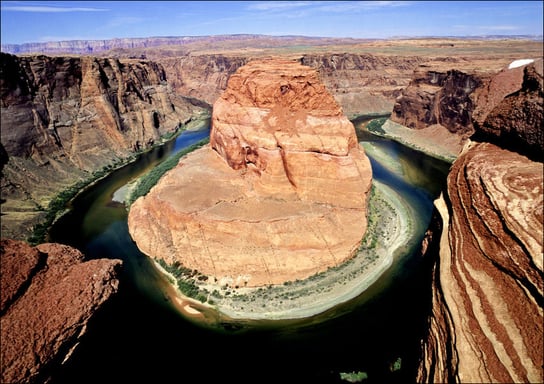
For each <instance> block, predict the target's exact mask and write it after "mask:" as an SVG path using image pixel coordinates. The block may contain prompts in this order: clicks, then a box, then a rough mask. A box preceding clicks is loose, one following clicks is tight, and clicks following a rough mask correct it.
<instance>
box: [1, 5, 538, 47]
mask: <svg viewBox="0 0 544 384" xmlns="http://www.w3.org/2000/svg"><path fill="white" fill-rule="evenodd" d="M543 4H544V2H543V1H51V0H48V1H3V0H2V1H1V7H0V9H1V11H0V12H1V35H0V39H1V43H2V44H21V43H28V42H45V41H60V40H102V39H111V38H125V37H156V36H206V35H226V34H262V35H273V36H281V35H301V36H320V37H353V38H390V37H400V36H402V37H416V36H417V37H422V36H481V35H542V33H543V21H542V19H543V16H542V15H543Z"/></svg>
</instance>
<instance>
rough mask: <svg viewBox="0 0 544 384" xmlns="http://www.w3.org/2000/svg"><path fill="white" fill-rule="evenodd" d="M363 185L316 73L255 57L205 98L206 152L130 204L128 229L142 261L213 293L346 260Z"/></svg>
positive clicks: (367, 181) (350, 140)
mask: <svg viewBox="0 0 544 384" xmlns="http://www.w3.org/2000/svg"><path fill="white" fill-rule="evenodd" d="M371 180H372V171H371V167H370V162H369V160H368V158H367V157H366V155H365V153H364V150H363V149H362V147H360V146H359V144H358V142H357V138H356V135H355V129H354V127H353V125H352V124H351V122H350V121H349V120H348V119H347V118H346V117H345V116H344V115H343V114H342V110H341V108H340V107H339V105H338V104H337V103H336V101H335V100H334V98H333V97H332V95H331V94H330V93H329V92H328V91H327V90H326V88H325V87H324V85H322V84H321V83H320V81H319V78H318V76H317V72H316V71H313V70H311V69H310V68H309V67H307V66H303V65H301V64H300V63H297V62H295V61H290V60H278V59H276V60H260V61H259V60H255V61H251V62H249V63H248V64H246V65H245V66H243V67H240V68H239V69H238V71H236V72H235V73H234V74H233V75H232V76H230V78H229V82H228V87H227V89H226V90H225V92H223V94H222V95H221V97H220V98H219V99H218V100H217V101H216V102H215V104H214V107H213V115H212V131H211V134H210V144H209V146H206V147H204V148H202V149H200V150H198V151H195V152H193V153H191V154H190V155H188V156H187V157H186V158H185V159H184V160H182V161H181V162H180V163H179V164H178V166H177V167H176V168H174V169H173V170H172V171H170V172H169V173H168V174H166V175H165V176H164V177H163V178H162V179H161V181H160V182H159V183H158V184H157V185H156V186H155V187H154V188H153V189H152V190H151V191H150V193H149V194H147V195H146V196H144V197H142V198H140V199H139V200H137V201H135V202H134V204H133V205H132V206H131V208H130V212H129V217H128V224H129V230H130V233H131V236H132V238H133V239H134V240H135V241H136V243H137V244H138V247H139V248H140V249H141V250H142V251H143V252H144V253H146V254H147V255H149V256H150V257H153V258H158V259H162V260H164V261H165V262H166V263H167V264H168V265H174V264H180V265H183V266H184V267H185V268H190V269H195V270H197V271H199V272H200V273H202V274H203V275H205V276H206V277H207V278H209V279H213V280H214V281H218V282H219V284H220V285H229V286H244V287H255V286H261V285H269V284H282V283H284V282H286V281H294V280H298V279H305V278H308V277H309V276H312V275H314V274H316V273H319V272H323V271H325V270H326V269H328V268H330V267H334V266H337V265H339V264H341V263H342V262H344V261H346V260H347V259H349V258H350V257H352V256H353V255H354V253H355V251H356V250H357V248H358V247H359V245H360V242H361V239H362V238H363V235H364V233H365V231H366V226H367V223H366V212H367V200H368V194H369V191H370V186H371ZM339 227H341V228H344V229H343V230H342V231H338V230H337V229H338V228H339Z"/></svg>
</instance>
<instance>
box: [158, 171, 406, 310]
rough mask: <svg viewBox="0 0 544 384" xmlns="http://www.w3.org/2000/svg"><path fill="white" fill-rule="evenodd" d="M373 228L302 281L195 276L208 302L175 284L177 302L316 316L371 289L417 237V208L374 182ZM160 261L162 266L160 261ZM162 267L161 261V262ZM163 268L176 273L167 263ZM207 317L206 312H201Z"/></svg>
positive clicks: (185, 306) (181, 307)
mask: <svg viewBox="0 0 544 384" xmlns="http://www.w3.org/2000/svg"><path fill="white" fill-rule="evenodd" d="M373 183H374V193H373V195H372V197H371V201H370V205H369V207H370V209H369V219H371V220H372V223H370V222H369V229H368V231H367V235H366V236H365V240H364V241H363V242H362V246H361V249H360V250H359V252H358V254H357V255H356V256H355V257H353V258H352V259H351V260H349V261H347V262H346V263H344V264H342V265H340V266H337V267H335V268H331V269H329V270H328V271H326V272H324V273H321V274H318V275H315V276H313V277H310V278H308V279H305V280H302V281H296V282H292V283H285V284H283V285H278V286H269V287H261V288H238V289H235V288H228V287H222V286H219V285H216V284H209V283H208V284H206V283H203V282H199V281H194V282H195V284H197V285H198V286H199V288H201V289H205V290H206V291H207V292H208V302H207V303H204V304H203V303H200V302H198V301H196V300H194V299H192V298H189V297H186V296H184V295H183V294H182V293H181V292H180V291H179V290H178V289H177V287H175V284H172V286H173V287H175V291H176V298H175V301H176V302H177V303H176V304H177V305H176V307H177V308H178V310H180V312H181V313H182V314H184V315H186V316H189V317H192V318H195V317H198V314H197V312H198V311H199V310H203V311H209V310H212V311H217V312H218V314H217V318H221V319H222V320H229V319H230V320H289V319H301V318H306V317H311V316H314V315H317V314H319V313H322V312H324V311H326V310H328V309H330V308H333V307H334V306H336V305H338V304H341V303H344V302H346V301H348V300H351V299H353V298H355V297H357V296H358V295H360V294H361V293H362V292H364V291H365V290H366V289H368V288H369V287H370V286H371V285H372V284H373V283H374V282H376V280H378V278H379V277H380V276H381V275H382V274H383V273H384V272H385V271H386V270H387V269H388V268H389V267H390V266H391V265H392V263H393V261H394V259H395V257H396V255H397V253H398V252H399V251H400V250H401V249H402V248H404V247H405V246H406V244H408V243H410V242H411V241H412V240H413V232H414V228H413V222H414V219H413V215H414V214H413V212H412V210H411V208H410V206H409V205H408V204H407V203H406V202H405V201H404V200H403V199H402V197H401V196H400V195H399V194H398V193H397V192H395V191H394V190H393V189H391V188H390V187H388V186H387V185H385V184H383V183H380V182H378V181H373ZM157 266H158V265H157ZM158 267H159V266H158ZM159 269H160V270H161V271H162V272H163V273H165V274H167V275H168V276H169V280H170V281H171V282H172V281H175V280H173V277H172V276H171V275H170V274H168V272H166V271H165V270H164V269H163V268H159ZM202 317H208V316H204V314H202Z"/></svg>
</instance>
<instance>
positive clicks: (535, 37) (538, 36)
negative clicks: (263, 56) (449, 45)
mask: <svg viewBox="0 0 544 384" xmlns="http://www.w3.org/2000/svg"><path fill="white" fill-rule="evenodd" d="M220 36H240V37H241V36H258V37H268V38H305V39H331V40H346V41H348V40H361V41H364V40H410V39H416V40H417V39H473V40H477V39H507V38H511V39H524V38H527V39H530V40H544V35H543V34H536V35H532V34H520V35H516V34H502V35H501V34H499V35H466V36H465V35H451V36H445V35H441V36H390V37H374V38H369V37H336V36H305V35H266V34H259V33H232V34H217V35H179V36H133V37H112V38H108V39H72V40H50V41H31V42H26V43H4V42H2V44H1V45H2V46H24V45H36V44H51V43H66V42H76V41H77V42H96V41H110V40H146V39H179V38H206V37H220Z"/></svg>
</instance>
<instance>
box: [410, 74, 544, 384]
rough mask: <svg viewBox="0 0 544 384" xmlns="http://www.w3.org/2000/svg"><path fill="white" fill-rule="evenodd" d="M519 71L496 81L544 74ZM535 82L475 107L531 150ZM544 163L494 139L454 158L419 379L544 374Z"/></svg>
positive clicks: (495, 85) (499, 84) (495, 84)
mask: <svg viewBox="0 0 544 384" xmlns="http://www.w3.org/2000/svg"><path fill="white" fill-rule="evenodd" d="M537 65H538V64H537ZM512 71H514V72H513V73H510V74H507V73H504V72H501V73H499V74H498V75H497V76H496V77H495V78H493V79H491V81H490V82H489V83H488V84H489V86H488V87H487V89H488V90H490V89H496V90H497V93H498V92H499V91H498V90H500V89H503V90H508V89H512V87H514V88H518V87H519V84H520V83H519V81H518V80H514V81H512V80H513V79H520V76H519V75H520V74H521V73H525V79H527V77H529V78H533V79H534V78H535V76H537V75H535V73H538V70H536V71H535V70H534V69H531V66H528V67H526V68H525V69H522V70H521V71H519V72H518V71H516V69H514V70H512ZM516 72H517V73H516ZM540 79H542V77H541V75H540ZM532 84H534V82H531V81H527V80H524V81H523V85H522V87H521V89H519V90H517V91H516V92H514V93H508V92H507V91H503V92H502V94H503V100H499V99H498V98H496V95H497V93H492V92H489V93H488V94H487V96H486V94H485V93H481V94H480V95H479V96H480V97H479V98H478V100H480V102H481V103H482V104H478V105H477V107H476V109H475V110H477V111H481V112H480V113H477V114H476V116H478V117H479V118H481V121H484V122H485V123H484V124H483V125H489V127H487V128H486V129H489V130H490V131H492V132H499V134H497V136H496V137H495V140H494V141H495V142H498V143H503V144H504V146H505V147H509V143H508V142H503V141H502V140H500V136H501V134H500V132H502V130H505V129H508V128H509V127H515V131H516V132H519V133H520V134H519V136H518V140H519V142H520V143H522V144H521V145H519V144H518V145H517V148H516V149H517V150H521V151H525V152H526V153H532V150H533V148H534V147H532V145H531V144H533V143H534V142H533V141H531V140H532V139H531V137H532V136H531V134H530V133H531V132H534V125H533V122H534V120H535V118H536V119H538V116H539V114H540V116H541V113H542V102H543V98H542V93H538V92H534V89H535V88H534V86H533V85H532ZM540 84H542V82H541V80H540ZM486 102H487V103H489V104H485V103H486ZM520 106H524V108H521V109H520V108H519V107H520ZM535 115H536V116H535ZM497 116H500V118H497ZM495 124H496V125H495ZM525 133H529V134H525ZM488 137H493V136H492V135H490V136H488ZM497 139H499V140H497ZM543 172H544V166H543V164H542V162H536V161H532V160H530V159H529V158H527V157H526V156H524V155H523V154H519V153H516V152H513V151H510V150H506V149H502V148H500V147H498V146H496V145H494V144H491V143H473V144H472V147H471V148H470V149H468V150H467V151H466V152H465V153H463V154H462V155H461V156H460V157H459V158H458V159H457V160H456V161H455V162H454V164H453V166H452V169H451V171H450V174H449V176H448V187H447V194H446V196H445V198H444V199H441V200H438V201H437V203H436V205H437V208H438V210H439V212H440V215H441V217H442V222H443V232H442V236H441V239H440V252H439V260H438V261H437V263H436V265H435V266H434V270H433V287H432V289H433V306H432V313H431V316H430V317H429V334H428V336H427V338H426V339H425V340H424V343H423V356H422V360H421V365H420V368H419V373H418V381H420V382H429V383H433V382H471V383H472V382H479V383H480V382H501V383H512V382H542V381H543V380H544V373H543V367H542V362H543V361H544V347H543V344H542V341H543V340H544V331H543V328H544V326H543V323H544V322H543V320H544V318H543V294H544V280H543V276H544V272H543V259H542V255H543V219H544V217H543V189H544V185H543V182H544V177H543Z"/></svg>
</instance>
